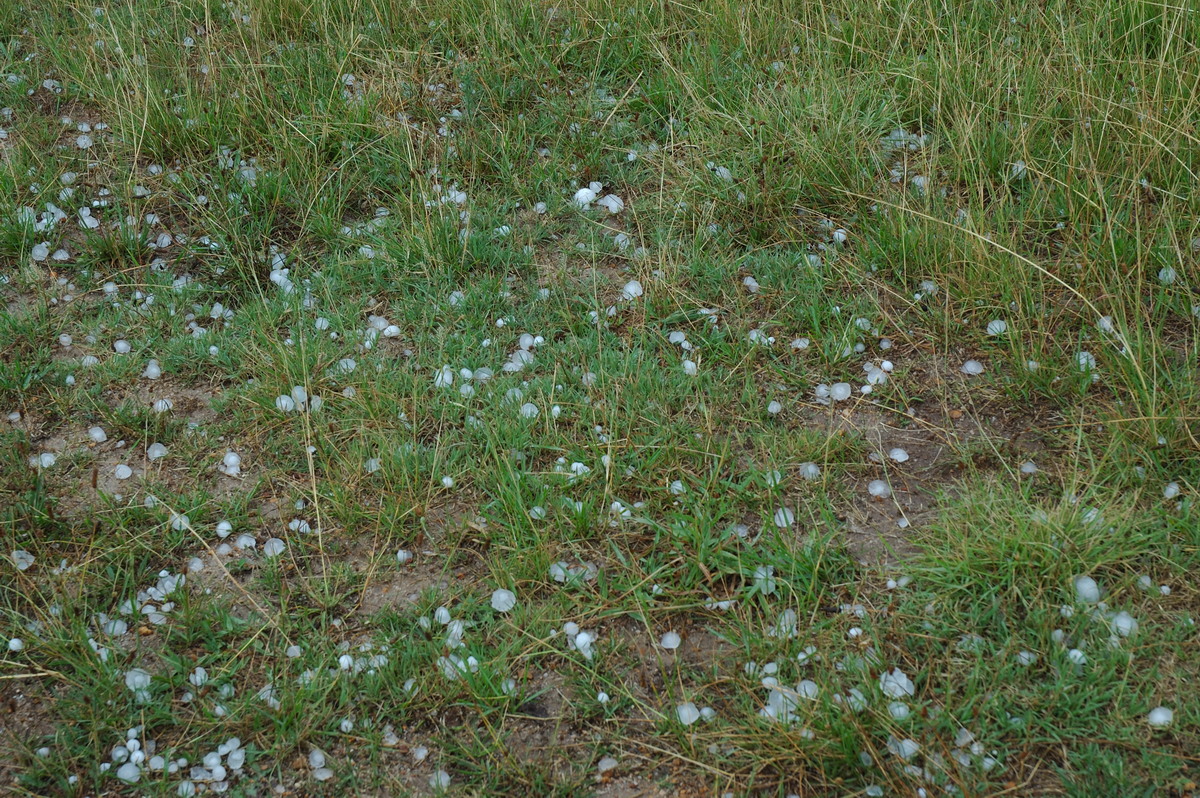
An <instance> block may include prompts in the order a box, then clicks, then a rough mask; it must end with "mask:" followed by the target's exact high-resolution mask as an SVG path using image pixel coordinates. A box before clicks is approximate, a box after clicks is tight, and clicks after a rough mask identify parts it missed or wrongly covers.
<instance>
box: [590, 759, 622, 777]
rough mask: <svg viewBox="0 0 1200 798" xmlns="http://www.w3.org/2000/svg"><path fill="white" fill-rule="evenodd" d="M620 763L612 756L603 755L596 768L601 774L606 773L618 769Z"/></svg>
mask: <svg viewBox="0 0 1200 798" xmlns="http://www.w3.org/2000/svg"><path fill="white" fill-rule="evenodd" d="M619 764H620V763H619V762H618V761H617V760H615V759H613V758H612V757H611V756H606V757H601V759H600V761H599V762H597V763H596V770H597V771H598V772H600V773H601V774H604V773H607V772H609V771H610V770H614V769H616V767H617V765H619Z"/></svg>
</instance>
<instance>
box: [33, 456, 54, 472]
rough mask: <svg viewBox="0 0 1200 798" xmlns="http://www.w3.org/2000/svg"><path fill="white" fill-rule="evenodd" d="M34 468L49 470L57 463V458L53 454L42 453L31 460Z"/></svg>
mask: <svg viewBox="0 0 1200 798" xmlns="http://www.w3.org/2000/svg"><path fill="white" fill-rule="evenodd" d="M33 460H34V468H49V467H50V466H52V465H54V464H55V462H57V461H58V457H57V456H56V455H55V454H54V452H42V453H41V454H39V455H38V456H37V457H35V458H33Z"/></svg>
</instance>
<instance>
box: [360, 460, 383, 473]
mask: <svg viewBox="0 0 1200 798" xmlns="http://www.w3.org/2000/svg"><path fill="white" fill-rule="evenodd" d="M381 468H383V461H382V460H380V459H379V458H378V457H372V458H371V459H370V460H368V461H367V462H365V463H363V470H364V471H366V472H367V473H368V474H374V473H375V472H376V471H378V470H379V469H381Z"/></svg>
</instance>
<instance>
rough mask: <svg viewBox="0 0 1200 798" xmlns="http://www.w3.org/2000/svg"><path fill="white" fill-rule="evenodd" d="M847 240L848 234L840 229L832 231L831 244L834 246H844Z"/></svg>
mask: <svg viewBox="0 0 1200 798" xmlns="http://www.w3.org/2000/svg"><path fill="white" fill-rule="evenodd" d="M849 238H850V233H848V232H847V231H846V230H845V229H843V228H841V227H839V228H838V229H836V230H834V231H833V242H834V243H835V244H845V243H846V240H847V239H849Z"/></svg>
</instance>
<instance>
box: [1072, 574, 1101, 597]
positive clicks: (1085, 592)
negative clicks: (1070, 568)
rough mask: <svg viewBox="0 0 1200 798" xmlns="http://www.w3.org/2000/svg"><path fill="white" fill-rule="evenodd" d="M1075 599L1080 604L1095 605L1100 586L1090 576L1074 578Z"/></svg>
mask: <svg viewBox="0 0 1200 798" xmlns="http://www.w3.org/2000/svg"><path fill="white" fill-rule="evenodd" d="M1074 584H1075V598H1076V599H1077V600H1078V601H1079V602H1080V603H1081V604H1095V603H1096V602H1098V601H1099V600H1100V586H1099V585H1098V584H1096V580H1095V579H1092V578H1091V577H1090V576H1077V577H1075V583H1074Z"/></svg>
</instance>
